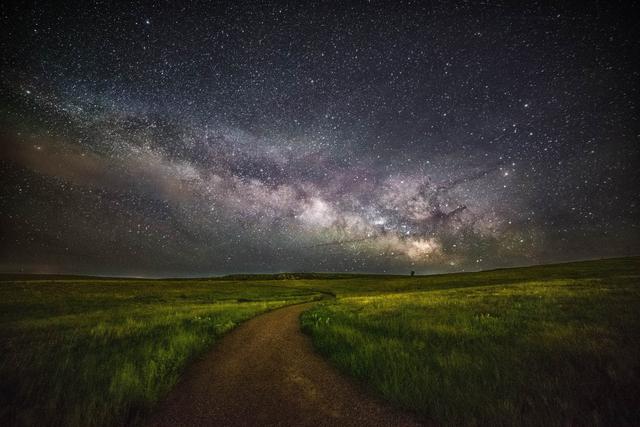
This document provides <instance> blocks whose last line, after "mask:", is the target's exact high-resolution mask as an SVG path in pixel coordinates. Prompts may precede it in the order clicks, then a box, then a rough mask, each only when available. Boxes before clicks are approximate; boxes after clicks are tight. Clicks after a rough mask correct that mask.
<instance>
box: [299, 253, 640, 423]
mask: <svg viewBox="0 0 640 427" xmlns="http://www.w3.org/2000/svg"><path fill="white" fill-rule="evenodd" d="M545 270H546V271H545ZM461 276H462V275H461ZM483 276H484V277H483ZM508 276H511V277H513V278H514V279H517V280H514V281H513V283H509V281H508V280H505V277H508ZM527 276H528V278H527ZM467 277H468V278H469V279H471V280H469V283H470V284H471V285H472V286H470V287H461V286H460V285H461V283H459V282H458V281H457V280H455V281H454V282H453V285H454V286H453V288H452V289H442V286H444V284H443V283H440V281H441V280H443V279H444V278H445V277H444V276H440V277H437V278H434V279H435V281H436V283H435V284H434V286H432V289H435V290H433V291H420V292H410V293H396V294H387V295H372V296H358V297H345V298H342V299H339V300H337V301H336V302H329V303H325V304H323V305H321V306H318V307H317V308H315V309H313V310H311V311H309V312H307V313H305V314H304V315H303V318H302V325H303V327H304V329H305V330H306V331H307V332H309V333H310V334H311V336H312V338H313V341H314V344H315V345H316V347H317V348H318V350H319V351H320V352H321V353H322V354H324V355H325V356H326V357H327V358H328V359H329V360H330V361H331V362H332V363H333V364H335V365H336V366H337V367H338V368H339V369H341V370H342V371H344V372H345V373H348V374H350V375H352V376H354V377H356V378H358V379H360V380H361V381H362V382H364V383H365V384H368V385H369V386H370V387H371V388H372V389H374V390H375V391H376V392H377V393H378V394H380V395H381V396H383V397H384V398H386V399H389V400H391V401H393V402H395V403H396V404H397V405H399V406H401V407H404V408H407V409H409V410H412V411H415V412H417V413H419V414H421V415H422V416H424V417H426V418H429V419H432V420H435V421H437V422H438V423H441V424H444V425H545V426H546V425H558V426H560V425H634V424H637V422H638V420H640V409H639V408H640V283H639V278H640V263H639V262H638V259H637V258H636V259H627V260H624V261H623V262H622V263H621V262H620V261H619V260H613V261H598V262H593V263H582V264H571V265H565V266H560V267H559V266H550V267H536V268H533V269H523V270H520V271H519V270H503V271H496V272H486V273H476V274H472V275H467ZM536 277H541V278H544V279H545V280H536V279H535V278H536ZM482 279H484V280H482ZM424 281H428V279H424ZM441 285H442V286H441ZM423 286H425V287H427V288H429V287H428V285H427V284H426V283H425V284H424V285H423Z"/></svg>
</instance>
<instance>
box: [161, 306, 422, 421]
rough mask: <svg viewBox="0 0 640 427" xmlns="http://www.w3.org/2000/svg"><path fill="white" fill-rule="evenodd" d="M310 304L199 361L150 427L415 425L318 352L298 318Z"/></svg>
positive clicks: (262, 321)
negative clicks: (197, 426)
mask: <svg viewBox="0 0 640 427" xmlns="http://www.w3.org/2000/svg"><path fill="white" fill-rule="evenodd" d="M309 307H310V304H300V305H293V306H289V307H285V308H282V309H278V310H275V311H272V312H269V313H267V314H264V315H261V316H258V317H256V318H254V319H252V320H249V321H247V322H245V323H243V324H242V325H240V326H239V327H238V328H236V329H235V330H233V331H232V332H231V333H229V334H228V335H226V336H225V337H224V338H223V339H222V340H220V341H219V342H218V343H217V344H216V346H215V348H214V350H213V351H211V352H210V353H209V354H207V355H205V356H204V357H203V358H202V359H201V360H199V361H197V362H196V363H195V364H194V365H193V366H192V368H191V369H189V370H188V372H187V373H186V375H185V377H184V379H183V380H182V381H181V382H180V383H179V384H178V385H177V386H176V387H175V388H174V390H173V391H172V392H171V393H170V395H169V396H168V397H167V399H165V401H163V402H161V404H160V405H159V409H158V412H157V413H156V414H154V416H153V417H152V419H151V422H150V425H152V426H186V425H189V426H194V425H201V426H204V425H207V426H211V425H219V426H241V425H242V426H253V425H256V426H258V425H259V426H265V425H283V426H284V425H296V426H297V425H304V426H321V425H332V426H335V425H339V426H408V425H418V424H417V423H416V422H415V421H414V420H412V419H411V418H410V417H409V416H407V415H405V414H401V413H399V412H397V411H394V410H392V409H390V408H388V407H387V406H386V405H384V404H382V403H381V402H379V401H377V400H375V399H372V398H370V397H369V396H367V395H366V394H363V392H362V390H360V388H359V387H358V386H356V385H355V384H353V383H352V382H351V381H349V380H347V379H345V378H344V377H342V376H340V375H339V374H338V373H337V372H336V371H335V370H334V369H333V368H332V367H331V366H329V365H328V364H327V363H326V362H325V361H324V360H323V359H322V358H320V357H319V356H318V355H317V354H316V353H315V352H314V350H313V348H312V346H311V341H310V339H309V338H308V337H307V336H306V335H304V334H303V333H302V332H301V331H300V326H299V316H300V314H301V313H302V312H303V311H304V310H306V309H308V308H309Z"/></svg>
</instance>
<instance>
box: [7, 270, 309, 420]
mask: <svg viewBox="0 0 640 427" xmlns="http://www.w3.org/2000/svg"><path fill="white" fill-rule="evenodd" d="M276 285H277V284H275V285H274V284H273V283H272V284H268V283H261V284H255V283H251V282H229V281H224V282H221V281H215V282H207V281H132V280H95V279H93V280H90V279H79V280H70V279H65V280H22V281H16V280H13V281H2V282H0V378H1V381H0V424H2V425H43V424H46V425H70V426H90V425H120V424H124V423H134V424H135V423H136V422H138V421H140V420H141V419H142V417H143V416H144V415H145V413H146V412H147V411H148V409H149V408H150V407H152V405H153V404H154V402H156V401H157V400H158V399H159V398H161V397H162V396H163V395H164V394H165V393H166V392H167V391H168V390H169V389H170V388H171V387H172V386H173V385H174V384H175V382H176V381H177V379H178V377H179V375H180V373H181V372H182V371H183V369H184V367H185V365H186V364H187V363H188V362H189V360H191V359H192V358H193V357H194V356H196V355H197V354H199V353H201V352H202V351H204V350H206V349H208V348H210V347H211V345H212V344H213V343H214V341H215V340H216V339H217V338H218V337H220V336H221V335H222V334H224V333H225V332H227V331H228V330H230V329H231V328H233V327H234V326H236V325H237V324H238V323H239V322H241V321H243V320H245V319H248V318H250V317H252V316H255V315H256V314H258V313H261V312H264V311H266V310H270V309H273V308H276V307H280V306H283V305H286V304H290V303H294V302H298V301H304V300H310V299H313V298H317V297H318V296H319V295H318V294H317V293H314V292H312V291H309V290H298V289H295V288H291V287H282V286H276Z"/></svg>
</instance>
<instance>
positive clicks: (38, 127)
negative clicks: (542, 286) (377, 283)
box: [0, 1, 640, 276]
mask: <svg viewBox="0 0 640 427" xmlns="http://www.w3.org/2000/svg"><path fill="white" fill-rule="evenodd" d="M53 3H54V2H42V3H33V4H29V3H28V2H20V3H19V4H17V5H5V6H2V26H3V33H4V34H3V35H2V45H1V46H2V53H3V55H2V60H1V61H2V83H1V86H0V89H1V91H2V92H1V94H2V106H1V123H2V130H1V138H2V140H1V143H2V150H1V153H0V162H1V163H0V173H1V181H0V185H1V186H2V193H1V199H0V209H1V211H0V214H1V226H2V233H1V236H0V255H1V257H0V271H7V272H8V271H12V272H16V271H23V272H39V273H50V272H65V273H91V274H136V275H155V276H163V275H165V276H166V275H194V276H197V275H208V274H224V273H231V272H271V271H368V272H394V273H408V272H409V271H410V270H415V271H416V272H418V273H433V272H444V271H460V270H477V269H487V268H494V267H501V266H511V265H523V264H534V263H543V262H556V261H564V260H572V259H582V258H596V257H606V256H619V255H631V254H638V253H639V252H640V234H639V225H640V220H639V215H638V213H639V212H638V202H639V198H640V197H639V192H638V189H637V188H636V187H637V186H636V185H635V184H636V183H637V182H640V179H639V178H640V176H639V175H640V173H639V172H638V166H640V164H639V157H640V156H639V154H640V149H639V142H640V127H639V124H638V101H637V100H638V99H640V97H639V96H638V95H639V94H638V81H639V77H640V76H639V70H638V67H637V63H635V60H636V59H637V57H638V54H639V53H640V52H639V49H638V40H639V34H638V30H637V24H636V19H635V18H634V17H635V16H637V10H634V9H631V7H627V6H624V2H621V3H620V4H619V5H618V4H616V3H614V2H604V3H606V4H603V3H582V4H580V5H579V6H578V7H575V8H572V7H568V6H557V7H550V6H544V5H541V4H538V3H537V2H526V6H522V5H521V6H519V7H513V6H511V5H510V3H512V2H506V3H503V2H490V3H488V4H481V3H480V2H469V3H459V4H456V3H454V2H448V1H447V2H437V3H426V2H425V3H421V2H411V3H407V2H392V3H391V2H390V3H376V2H366V3H361V4H356V3H351V2H347V3H346V4H343V5H340V4H338V3H335V4H334V3H328V2H319V3H313V2H300V3H299V4H296V3H268V4H253V3H252V2H247V3H245V2H230V3H228V4H222V3H216V4H214V5H211V4H209V3H207V2H184V5H183V2H148V3H139V2H135V3H132V4H125V2H120V3H117V4H111V3H108V2H105V3H103V2H83V6H82V7H79V8H74V7H69V6H64V5H63V6H60V7H57V6H55V5H54V4H53ZM474 3H476V4H474Z"/></svg>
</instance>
